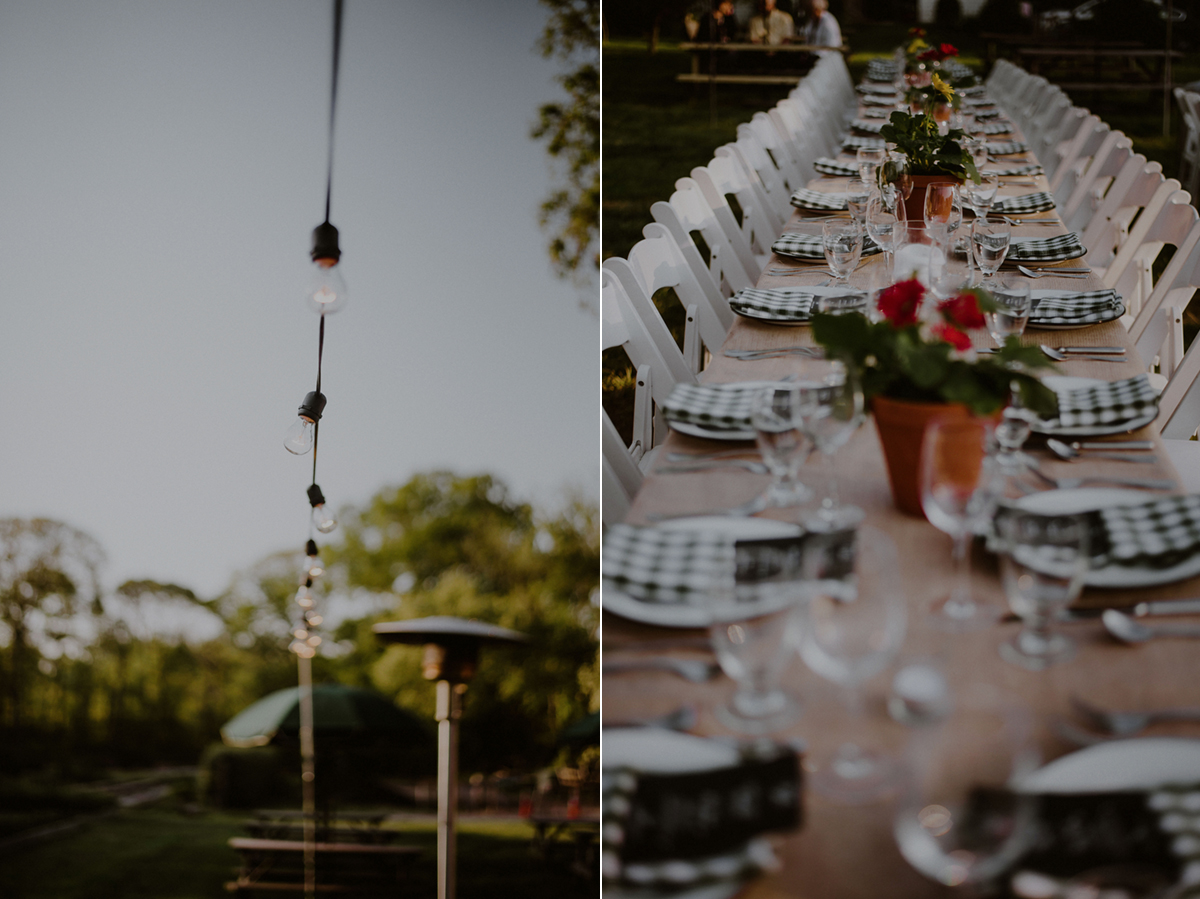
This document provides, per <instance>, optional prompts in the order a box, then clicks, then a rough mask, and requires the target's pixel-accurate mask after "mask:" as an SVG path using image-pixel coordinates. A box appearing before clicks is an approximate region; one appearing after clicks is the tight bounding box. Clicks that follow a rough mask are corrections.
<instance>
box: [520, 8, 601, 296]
mask: <svg viewBox="0 0 1200 899" xmlns="http://www.w3.org/2000/svg"><path fill="white" fill-rule="evenodd" d="M542 3H544V4H545V5H546V6H548V7H549V8H550V18H549V21H548V22H547V24H546V29H545V31H544V32H543V33H542V37H541V40H540V41H539V48H540V50H541V52H542V54H543V55H544V56H547V57H551V56H554V57H557V58H559V59H560V60H562V61H563V62H564V63H566V64H568V65H570V66H572V67H573V68H572V69H571V70H570V71H568V72H567V73H565V74H563V75H560V76H559V78H558V82H559V84H561V85H562V86H563V88H564V89H565V90H566V92H567V97H568V100H567V102H565V103H564V102H558V103H546V104H543V105H542V106H541V107H540V108H539V109H538V123H537V125H535V126H534V128H533V131H532V136H533V137H534V138H535V139H537V140H541V139H543V138H546V139H547V145H546V150H547V152H549V154H550V155H551V157H553V158H555V159H561V160H563V161H564V162H565V163H566V173H565V174H566V183H565V184H564V185H563V186H562V187H560V188H558V189H556V190H554V191H553V192H552V193H551V194H550V196H549V197H548V198H547V199H546V200H545V201H543V203H542V207H541V217H540V220H541V223H542V226H543V227H544V228H546V229H547V230H549V231H550V232H551V234H552V237H551V240H550V245H549V250H550V258H551V260H552V261H553V263H554V267H555V269H556V270H557V271H558V273H559V275H561V276H563V277H569V276H572V275H577V274H582V273H583V272H586V271H590V270H592V269H598V268H599V267H600V253H599V250H598V247H597V243H598V240H599V231H600V0H542Z"/></svg>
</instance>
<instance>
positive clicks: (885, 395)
mask: <svg viewBox="0 0 1200 899" xmlns="http://www.w3.org/2000/svg"><path fill="white" fill-rule="evenodd" d="M877 306H878V314H877V315H873V316H871V317H868V316H866V315H863V314H861V313H851V314H844V315H829V314H824V313H816V314H814V315H813V317H812V329H813V337H814V339H815V340H816V341H817V343H819V344H821V345H822V346H824V347H826V348H827V349H828V350H829V351H830V352H831V353H833V354H836V355H838V356H840V357H842V358H845V359H847V360H850V361H852V362H853V364H854V365H855V366H856V367H857V368H858V370H859V372H860V375H861V379H862V387H863V395H864V397H865V398H866V400H867V402H868V403H869V404H870V406H871V410H872V413H873V416H874V419H875V427H876V430H877V431H878V432H879V439H880V443H882V445H883V451H884V456H885V458H886V460H887V467H888V480H889V481H890V482H891V485H892V497H893V499H894V500H895V503H896V506H897V507H898V508H899V509H900V510H901V511H904V512H907V513H909V514H910V515H921V514H922V511H921V492H920V485H919V482H918V474H919V471H920V458H921V442H922V438H923V436H924V433H925V425H926V424H927V423H928V421H929V420H930V419H932V418H935V417H940V416H956V417H965V416H970V415H976V416H984V417H987V416H994V415H997V414H998V413H999V412H1000V410H1001V409H1002V408H1003V407H1004V406H1005V405H1006V404H1007V403H1008V401H1009V398H1010V397H1011V396H1012V393H1013V391H1014V390H1015V391H1017V393H1018V394H1019V396H1020V400H1021V403H1022V405H1024V406H1025V407H1026V408H1027V409H1030V410H1032V411H1033V412H1035V413H1037V414H1039V415H1041V416H1043V417H1049V416H1052V415H1054V414H1055V413H1056V411H1057V400H1056V399H1055V396H1054V393H1053V392H1052V391H1051V390H1050V389H1049V388H1047V387H1046V386H1045V385H1044V384H1042V382H1041V381H1040V380H1038V379H1037V378H1036V377H1035V376H1034V375H1033V374H1031V372H1033V371H1036V370H1038V369H1043V368H1051V369H1053V368H1054V366H1053V363H1051V362H1050V361H1049V360H1048V359H1047V358H1046V356H1045V355H1044V354H1043V353H1042V351H1041V350H1040V349H1039V348H1038V347H1035V346H1022V345H1021V343H1020V340H1019V339H1018V338H1016V337H1009V338H1008V340H1007V341H1006V342H1005V344H1004V346H1002V347H1000V348H999V350H997V351H996V352H994V353H986V354H985V353H977V352H976V351H975V350H974V349H973V348H972V344H971V338H970V335H969V334H968V333H967V332H968V331H970V330H974V329H977V328H982V327H983V326H984V317H983V313H984V312H985V311H988V310H990V309H994V308H995V307H994V301H993V300H992V298H991V296H990V294H988V293H987V291H984V290H971V291H967V292H965V293H962V294H960V295H959V296H956V297H952V298H950V299H947V300H942V301H940V302H938V301H937V299H936V298H935V297H933V296H932V295H929V296H927V295H926V290H925V287H924V285H923V284H921V282H920V281H918V280H916V279H915V278H913V279H909V280H907V281H901V282H899V283H897V284H893V285H892V286H891V287H888V288H887V289H885V290H883V291H881V292H880V293H879V296H878V300H877Z"/></svg>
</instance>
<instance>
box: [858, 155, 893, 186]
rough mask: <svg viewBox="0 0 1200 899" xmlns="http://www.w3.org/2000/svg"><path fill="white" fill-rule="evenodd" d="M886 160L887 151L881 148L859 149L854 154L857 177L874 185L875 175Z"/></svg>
mask: <svg viewBox="0 0 1200 899" xmlns="http://www.w3.org/2000/svg"><path fill="white" fill-rule="evenodd" d="M886 158H887V150H886V149H884V148H883V147H859V148H858V150H857V151H856V152H855V154H854V159H855V162H857V163H858V174H859V177H860V178H862V180H863V181H866V182H867V183H868V184H874V183H875V176H876V173H877V172H878V170H879V167H880V166H881V165H883V161H884V160H885V159H886Z"/></svg>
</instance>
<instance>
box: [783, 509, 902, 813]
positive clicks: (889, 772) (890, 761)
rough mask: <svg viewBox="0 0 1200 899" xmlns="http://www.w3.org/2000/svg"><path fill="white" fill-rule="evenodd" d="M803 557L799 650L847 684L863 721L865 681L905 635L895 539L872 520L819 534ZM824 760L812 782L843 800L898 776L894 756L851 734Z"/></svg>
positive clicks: (890, 786)
mask: <svg viewBox="0 0 1200 899" xmlns="http://www.w3.org/2000/svg"><path fill="white" fill-rule="evenodd" d="M802 564H803V568H804V575H805V577H806V578H807V579H808V582H809V599H808V603H807V605H806V607H805V609H806V613H807V614H806V617H807V621H806V622H805V626H804V627H803V628H802V633H801V637H800V657H801V658H802V659H803V660H804V664H806V665H807V666H808V667H809V668H810V669H812V670H813V671H814V672H816V673H817V674H819V675H820V676H821V677H824V678H826V679H827V680H830V681H833V682H834V683H835V684H837V685H839V686H840V687H842V688H843V692H844V695H845V700H846V705H847V708H848V710H849V712H850V714H851V716H852V717H853V718H854V719H855V723H858V719H861V718H862V716H863V711H864V710H863V698H862V692H861V689H860V688H861V687H862V685H863V684H864V683H865V682H866V681H868V680H870V679H871V678H872V677H874V676H876V675H877V674H880V673H881V672H883V670H884V669H885V668H887V666H888V665H889V664H890V663H891V661H892V659H894V658H895V657H896V654H897V653H898V652H899V651H900V646H901V644H902V643H903V642H904V633H905V627H906V623H907V617H908V605H907V601H906V599H905V595H904V587H903V584H902V582H901V579H900V578H899V577H898V572H899V570H900V558H899V554H898V553H897V551H896V545H895V544H894V543H893V542H892V541H891V539H890V538H889V537H888V536H887V535H886V534H885V533H883V532H882V531H880V530H877V529H875V528H872V527H869V526H866V525H864V526H863V527H860V528H858V529H857V530H844V531H837V532H833V533H829V534H813V535H812V536H811V537H810V538H809V539H808V540H806V541H805V543H804V548H803V563H802ZM818 764H819V765H820V767H819V768H818V770H817V771H816V772H815V773H814V775H813V778H812V784H813V788H814V789H815V790H817V791H818V792H819V793H821V794H822V795H825V796H828V797H830V798H831V799H835V800H840V801H842V802H849V803H859V802H869V801H872V800H875V799H878V798H879V797H881V796H883V795H885V794H886V793H889V792H891V791H893V790H894V789H895V788H896V787H897V785H898V782H899V781H898V774H899V766H898V764H897V760H896V759H894V758H892V757H890V756H889V755H887V754H886V753H885V752H883V751H881V750H877V749H872V748H871V747H868V746H860V745H859V744H858V743H855V742H853V741H850V740H848V741H847V742H845V743H842V744H841V745H840V746H839V747H838V748H837V749H836V750H835V751H834V753H833V756H832V758H830V759H829V760H828V762H825V763H821V762H820V761H818Z"/></svg>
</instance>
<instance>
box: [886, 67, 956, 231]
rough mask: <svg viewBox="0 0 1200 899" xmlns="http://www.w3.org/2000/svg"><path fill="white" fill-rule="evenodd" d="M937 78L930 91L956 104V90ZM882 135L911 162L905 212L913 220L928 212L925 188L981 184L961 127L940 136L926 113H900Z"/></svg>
mask: <svg viewBox="0 0 1200 899" xmlns="http://www.w3.org/2000/svg"><path fill="white" fill-rule="evenodd" d="M934 78H935V79H936V82H931V84H930V87H929V88H927V90H933V91H936V93H937V94H938V95H939V96H941V97H942V98H944V99H946V100H947V101H949V102H952V100H953V97H954V89H953V88H952V87H950V85H949V84H947V83H946V82H945V81H943V80H942V79H941V77H940V76H938V75H935V76H934ZM918 90H920V89H918ZM879 133H880V135H881V136H882V137H883V139H884V140H885V141H888V142H889V143H892V144H895V145H896V150H897V151H899V152H900V153H903V154H904V157H905V159H906V160H907V165H906V168H907V172H906V174H907V176H908V178H909V179H910V182H911V184H912V192H911V193H910V194H909V195H908V196H907V197H906V199H905V201H904V209H905V212H906V213H907V217H908V220H909V221H917V222H919V221H921V219H922V217H923V214H924V209H925V189H926V188H927V187H928V186H929V185H930V184H931V183H933V182H937V181H953V182H954V183H956V184H961V183H962V182H963V181H965V180H966V179H967V178H970V179H971V180H972V181H976V182H977V181H979V171H978V170H977V169H976V168H975V161H974V160H973V159H972V158H971V154H970V153H968V152H967V151H966V149H965V148H964V147H963V145H962V143H961V141H962V139H963V138H964V137H965V135H964V134H963V132H962V130H961V129H959V128H948V129H947V130H946V133H945V134H940V133H939V131H938V123H937V121H936V120H935V119H934V118H933V116H931V115H929V114H927V113H925V112H918V113H908V112H903V111H901V110H896V111H895V112H893V113H892V115H891V119H890V120H889V122H888V124H886V125H884V126H883V127H882V128H881V129H880V131H879ZM880 171H881V173H886V172H888V171H890V169H888V168H887V167H881V168H880Z"/></svg>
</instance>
